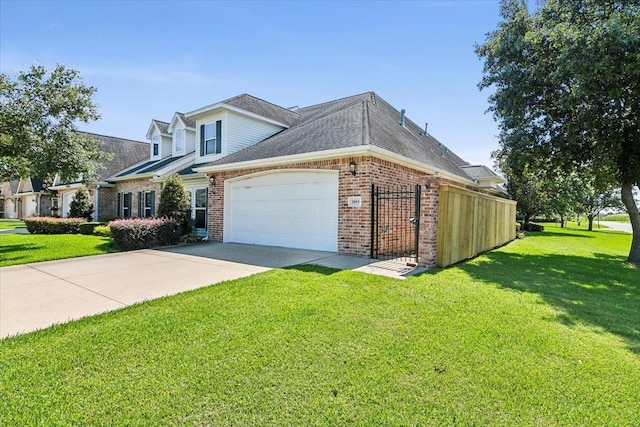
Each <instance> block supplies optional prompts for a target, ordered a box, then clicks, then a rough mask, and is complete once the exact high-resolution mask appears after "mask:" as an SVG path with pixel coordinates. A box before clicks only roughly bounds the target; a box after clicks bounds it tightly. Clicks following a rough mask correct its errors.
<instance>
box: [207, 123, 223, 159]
mask: <svg viewBox="0 0 640 427" xmlns="http://www.w3.org/2000/svg"><path fill="white" fill-rule="evenodd" d="M221 148H222V147H221V146H220V141H218V140H217V138H216V124H215V123H209V124H208V125H205V126H204V153H205V154H219V153H220V152H221V151H222V150H221Z"/></svg>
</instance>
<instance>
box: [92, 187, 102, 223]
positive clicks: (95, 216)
mask: <svg viewBox="0 0 640 427" xmlns="http://www.w3.org/2000/svg"><path fill="white" fill-rule="evenodd" d="M99 193H100V184H96V194H95V198H96V201H95V203H94V204H93V220H94V221H100V218H99V217H98V212H100V211H99V210H98V208H99V206H98V202H99V200H100V197H98V196H99Z"/></svg>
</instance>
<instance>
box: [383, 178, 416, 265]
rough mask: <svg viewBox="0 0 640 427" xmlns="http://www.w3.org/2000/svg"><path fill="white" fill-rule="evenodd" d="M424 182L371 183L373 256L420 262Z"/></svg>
mask: <svg viewBox="0 0 640 427" xmlns="http://www.w3.org/2000/svg"><path fill="white" fill-rule="evenodd" d="M419 218H420V185H416V186H415V187H412V186H404V187H397V188H395V189H391V188H383V187H378V186H377V185H375V184H372V185H371V258H376V259H382V260H388V259H398V260H399V261H401V262H412V263H416V264H417V262H418V241H419V232H420V219H419Z"/></svg>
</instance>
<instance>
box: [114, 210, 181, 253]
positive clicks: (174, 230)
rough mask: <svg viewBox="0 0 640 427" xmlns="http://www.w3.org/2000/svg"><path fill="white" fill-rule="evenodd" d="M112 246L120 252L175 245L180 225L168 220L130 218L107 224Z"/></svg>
mask: <svg viewBox="0 0 640 427" xmlns="http://www.w3.org/2000/svg"><path fill="white" fill-rule="evenodd" d="M109 228H110V229H111V237H112V238H113V246H114V247H115V248H116V249H120V250H122V251H131V250H134V249H145V248H153V247H156V246H164V245H175V244H177V243H179V242H180V224H179V223H178V221H176V220H174V219H170V218H131V219H119V220H116V221H112V222H110V223H109Z"/></svg>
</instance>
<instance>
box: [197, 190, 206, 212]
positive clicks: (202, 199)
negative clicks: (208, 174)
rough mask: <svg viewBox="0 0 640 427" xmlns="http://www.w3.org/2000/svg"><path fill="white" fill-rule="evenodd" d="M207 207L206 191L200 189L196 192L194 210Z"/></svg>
mask: <svg viewBox="0 0 640 427" xmlns="http://www.w3.org/2000/svg"><path fill="white" fill-rule="evenodd" d="M206 207H207V190H206V189H204V188H202V189H199V190H196V208H206Z"/></svg>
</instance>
